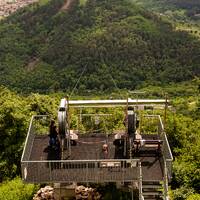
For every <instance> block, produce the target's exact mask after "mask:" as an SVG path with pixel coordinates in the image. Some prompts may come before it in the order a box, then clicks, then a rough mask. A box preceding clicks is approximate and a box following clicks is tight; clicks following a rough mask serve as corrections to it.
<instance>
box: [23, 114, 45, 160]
mask: <svg viewBox="0 0 200 200" xmlns="http://www.w3.org/2000/svg"><path fill="white" fill-rule="evenodd" d="M48 116H49V115H32V117H31V121H30V124H29V127H28V134H27V136H26V140H25V143H24V149H23V152H22V157H21V162H22V161H24V155H25V152H26V150H27V143H28V141H29V138H30V135H31V129H32V127H33V122H34V119H35V118H40V117H41V118H43V117H48Z"/></svg>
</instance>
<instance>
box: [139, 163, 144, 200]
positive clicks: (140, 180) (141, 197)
mask: <svg viewBox="0 0 200 200" xmlns="http://www.w3.org/2000/svg"><path fill="white" fill-rule="evenodd" d="M138 166H139V200H143V199H144V198H143V194H142V165H141V162H139V163H138Z"/></svg>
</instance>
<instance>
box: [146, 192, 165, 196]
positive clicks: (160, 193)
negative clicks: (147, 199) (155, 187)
mask: <svg viewBox="0 0 200 200" xmlns="http://www.w3.org/2000/svg"><path fill="white" fill-rule="evenodd" d="M142 194H143V196H160V195H162V192H160V191H154V192H153V191H152V192H143V193H142Z"/></svg>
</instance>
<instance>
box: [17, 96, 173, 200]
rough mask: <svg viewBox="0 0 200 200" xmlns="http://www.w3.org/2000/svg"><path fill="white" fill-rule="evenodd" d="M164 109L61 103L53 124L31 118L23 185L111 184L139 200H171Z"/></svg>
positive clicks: (130, 102)
mask: <svg viewBox="0 0 200 200" xmlns="http://www.w3.org/2000/svg"><path fill="white" fill-rule="evenodd" d="M168 104H169V102H168V100H166V99H159V100H154V99H127V100H77V101H75V100H72V101H69V100H67V99H62V100H61V103H60V106H59V109H58V118H57V122H56V121H55V120H52V118H51V116H48V115H35V116H32V118H31V121H30V125H29V130H28V134H27V138H26V141H25V146H24V150H23V155H22V159H21V169H22V177H23V180H24V181H25V182H28V183H74V182H76V183H83V184H84V183H106V182H115V183H120V184H124V185H129V188H132V189H133V188H134V187H135V188H134V189H138V194H139V195H138V199H139V200H144V199H164V200H169V195H168V183H169V182H170V181H171V176H172V172H171V168H172V166H171V165H172V160H173V156H172V153H171V149H170V146H169V143H168V139H167V135H166V133H165V129H164V124H165V123H166V122H165V121H166V110H167V107H168ZM156 108H157V109H158V110H159V111H158V112H156V113H155V111H154V110H155V109H156ZM163 111H164V116H161V115H160V114H159V113H161V112H163ZM162 119H163V120H164V122H165V123H164V124H163V122H162V121H163V120H162ZM56 125H57V126H56Z"/></svg>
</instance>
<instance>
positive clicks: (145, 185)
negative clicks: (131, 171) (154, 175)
mask: <svg viewBox="0 0 200 200" xmlns="http://www.w3.org/2000/svg"><path fill="white" fill-rule="evenodd" d="M142 188H145V189H146V188H149V189H150V188H154V189H158V188H162V185H160V184H156V185H155V184H144V185H142Z"/></svg>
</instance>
